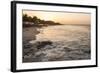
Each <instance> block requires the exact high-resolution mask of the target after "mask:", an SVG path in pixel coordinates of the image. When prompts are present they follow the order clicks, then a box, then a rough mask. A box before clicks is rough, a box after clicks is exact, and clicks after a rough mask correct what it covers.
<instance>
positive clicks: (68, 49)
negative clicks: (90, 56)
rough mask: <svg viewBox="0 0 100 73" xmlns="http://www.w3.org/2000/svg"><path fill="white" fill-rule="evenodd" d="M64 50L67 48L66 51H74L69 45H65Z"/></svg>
mask: <svg viewBox="0 0 100 73" xmlns="http://www.w3.org/2000/svg"><path fill="white" fill-rule="evenodd" d="M64 50H65V51H67V52H70V51H72V49H71V48H69V47H64Z"/></svg>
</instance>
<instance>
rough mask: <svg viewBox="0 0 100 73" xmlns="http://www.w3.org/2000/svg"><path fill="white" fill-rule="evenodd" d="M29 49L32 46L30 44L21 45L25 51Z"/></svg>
mask: <svg viewBox="0 0 100 73" xmlns="http://www.w3.org/2000/svg"><path fill="white" fill-rule="evenodd" d="M31 47H32V44H30V43H27V44H24V45H23V48H25V49H27V48H31Z"/></svg>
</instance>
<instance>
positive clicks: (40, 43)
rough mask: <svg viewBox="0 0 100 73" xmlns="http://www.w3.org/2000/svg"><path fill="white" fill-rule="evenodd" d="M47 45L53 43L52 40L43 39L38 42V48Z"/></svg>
mask: <svg viewBox="0 0 100 73" xmlns="http://www.w3.org/2000/svg"><path fill="white" fill-rule="evenodd" d="M46 45H52V42H51V41H41V42H38V44H37V49H41V48H44V47H45V46H46Z"/></svg>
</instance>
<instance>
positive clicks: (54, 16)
mask: <svg viewBox="0 0 100 73" xmlns="http://www.w3.org/2000/svg"><path fill="white" fill-rule="evenodd" d="M23 14H27V15H28V16H31V17H33V16H37V17H38V18H40V19H42V20H46V21H48V20H51V21H54V22H59V23H62V24H85V25H90V24H91V14H89V13H87V14H86V13H69V12H50V11H49V12H48V11H31V10H30V11H29V10H24V11H23Z"/></svg>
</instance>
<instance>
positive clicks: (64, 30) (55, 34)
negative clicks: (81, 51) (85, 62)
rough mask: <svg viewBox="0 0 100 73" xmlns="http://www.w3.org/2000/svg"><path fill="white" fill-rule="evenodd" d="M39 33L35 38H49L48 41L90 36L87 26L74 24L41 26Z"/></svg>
mask: <svg viewBox="0 0 100 73" xmlns="http://www.w3.org/2000/svg"><path fill="white" fill-rule="evenodd" d="M39 31H40V33H39V34H37V35H36V40H40V41H43V40H50V41H74V40H79V39H81V38H84V39H89V38H90V28H89V26H77V25H76V26H75V25H57V26H48V27H43V28H41V29H40V30H39Z"/></svg>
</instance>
